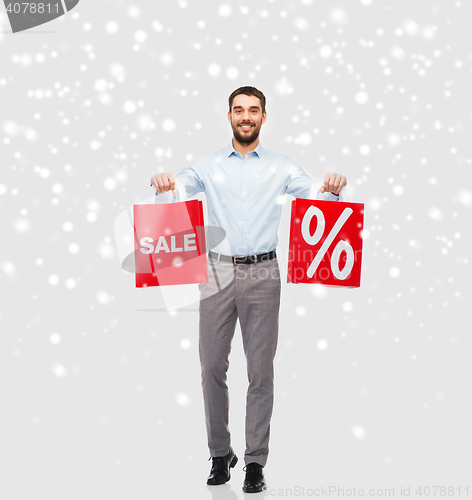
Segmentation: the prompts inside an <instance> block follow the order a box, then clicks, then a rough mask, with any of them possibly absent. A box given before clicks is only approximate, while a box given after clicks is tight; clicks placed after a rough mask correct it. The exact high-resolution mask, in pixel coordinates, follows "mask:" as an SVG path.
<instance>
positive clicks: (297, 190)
mask: <svg viewBox="0 0 472 500" xmlns="http://www.w3.org/2000/svg"><path fill="white" fill-rule="evenodd" d="M284 167H285V168H286V170H287V184H286V185H285V193H286V194H291V195H292V196H294V197H295V198H306V199H310V200H326V201H343V196H342V192H341V193H339V195H335V194H333V193H328V192H326V191H325V192H324V193H322V192H321V191H320V189H319V188H318V183H317V182H316V181H315V180H314V179H313V178H312V177H310V176H309V175H308V174H307V173H306V172H305V171H304V170H303V168H302V167H300V165H298V164H297V163H296V162H295V161H294V160H292V158H290V157H287V158H286V159H285V161H284Z"/></svg>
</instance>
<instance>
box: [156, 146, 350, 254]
mask: <svg viewBox="0 0 472 500" xmlns="http://www.w3.org/2000/svg"><path fill="white" fill-rule="evenodd" d="M174 178H175V180H176V187H177V189H179V186H178V184H179V183H180V184H183V186H184V187H185V190H186V192H187V197H188V198H192V197H194V196H196V195H197V194H198V193H200V192H204V193H205V196H206V200H207V208H208V220H206V221H205V224H206V225H209V226H218V227H221V228H223V229H224V230H225V231H226V238H225V240H223V241H222V242H221V243H219V244H218V245H216V246H215V247H214V248H211V249H212V250H213V251H214V252H217V253H221V254H223V255H256V254H261V253H266V252H269V251H271V250H274V249H275V248H276V247H277V243H278V241H279V240H278V236H277V231H278V227H279V223H280V216H281V213H282V205H283V200H284V196H285V195H286V194H290V195H292V196H294V197H295V198H309V199H318V200H335V201H337V200H339V201H342V195H341V194H340V195H339V196H336V195H334V194H332V193H328V192H325V193H321V191H320V190H319V189H317V188H316V181H315V180H314V179H312V178H311V177H310V176H309V175H308V174H307V173H306V172H305V171H304V170H303V169H302V168H301V167H300V166H299V165H298V164H297V163H296V162H295V161H294V160H292V158H290V157H289V156H287V155H285V154H277V153H273V152H272V151H269V150H268V149H265V148H263V147H262V145H261V142H260V140H259V144H258V145H257V147H256V148H255V149H254V151H251V152H249V153H246V157H245V158H243V156H242V154H241V153H239V152H238V151H235V149H234V148H233V141H232V140H231V141H230V143H229V145H228V146H226V147H225V148H223V149H220V150H219V151H214V152H211V153H207V154H204V155H202V156H200V157H199V158H197V159H196V160H195V161H193V162H192V163H191V164H190V166H189V167H187V168H185V169H184V170H182V171H181V172H179V173H178V174H176V175H174ZM153 192H154V193H155V196H156V198H157V197H164V196H166V200H161V199H159V202H160V201H167V199H168V201H169V202H178V201H183V200H181V198H180V194H181V191H179V190H178V192H177V195H174V194H173V193H172V191H165V192H163V193H157V191H156V190H155V188H153Z"/></svg>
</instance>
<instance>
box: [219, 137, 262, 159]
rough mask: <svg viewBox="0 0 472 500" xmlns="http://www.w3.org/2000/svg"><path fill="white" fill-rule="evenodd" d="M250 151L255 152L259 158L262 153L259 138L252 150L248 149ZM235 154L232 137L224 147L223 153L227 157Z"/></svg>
mask: <svg viewBox="0 0 472 500" xmlns="http://www.w3.org/2000/svg"><path fill="white" fill-rule="evenodd" d="M249 152H250V153H256V154H257V156H258V157H259V158H261V157H262V155H263V154H264V148H263V147H262V144H261V140H260V139H259V143H258V145H257V146H256V147H255V148H254V151H249ZM233 153H234V154H236V153H237V151H236V150H235V149H234V147H233V139H231V140H230V141H229V144H228V146H226V148H225V155H226V157H227V158H229V157H230V156H231V155H232V154H233Z"/></svg>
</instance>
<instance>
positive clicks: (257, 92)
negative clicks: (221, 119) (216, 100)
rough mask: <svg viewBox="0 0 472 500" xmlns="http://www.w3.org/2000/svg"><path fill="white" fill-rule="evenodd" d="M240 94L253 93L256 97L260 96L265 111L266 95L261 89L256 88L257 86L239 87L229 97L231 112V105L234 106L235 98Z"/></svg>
mask: <svg viewBox="0 0 472 500" xmlns="http://www.w3.org/2000/svg"><path fill="white" fill-rule="evenodd" d="M239 94H244V95H249V96H251V95H253V96H255V97H258V98H259V100H260V101H261V105H262V113H264V112H265V105H266V98H265V95H264V94H263V93H262V92H261V91H260V90H258V89H256V87H239V89H236V90H235V91H234V92H233V93H232V94H231V95H230V96H229V98H228V103H229V111H230V112H231V107H232V106H233V99H234V98H235V97H236V96H237V95H239Z"/></svg>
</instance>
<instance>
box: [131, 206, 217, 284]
mask: <svg viewBox="0 0 472 500" xmlns="http://www.w3.org/2000/svg"><path fill="white" fill-rule="evenodd" d="M133 215H134V249H135V252H134V255H135V267H136V287H148V286H162V285H186V284H193V283H208V271H207V260H206V247H205V231H204V222H203V206H202V202H201V201H200V200H190V201H182V202H177V203H164V204H156V205H154V204H142V205H133Z"/></svg>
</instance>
